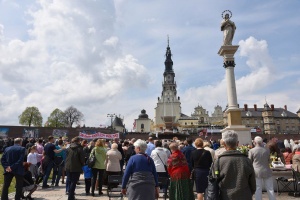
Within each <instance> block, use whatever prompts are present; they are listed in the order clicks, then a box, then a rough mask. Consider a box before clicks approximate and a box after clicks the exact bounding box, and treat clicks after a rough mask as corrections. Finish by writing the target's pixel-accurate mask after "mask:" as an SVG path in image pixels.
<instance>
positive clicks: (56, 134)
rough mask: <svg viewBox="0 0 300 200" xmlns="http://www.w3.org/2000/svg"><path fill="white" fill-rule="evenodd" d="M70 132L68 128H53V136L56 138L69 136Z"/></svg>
mask: <svg viewBox="0 0 300 200" xmlns="http://www.w3.org/2000/svg"><path fill="white" fill-rule="evenodd" d="M68 133H69V132H68V130H61V129H53V132H52V136H53V137H54V138H55V139H58V138H59V137H64V138H68Z"/></svg>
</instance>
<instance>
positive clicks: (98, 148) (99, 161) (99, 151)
mask: <svg viewBox="0 0 300 200" xmlns="http://www.w3.org/2000/svg"><path fill="white" fill-rule="evenodd" d="M92 155H95V156H96V162H95V165H94V166H93V167H92V173H93V179H92V196H95V187H96V181H98V186H99V195H102V194H103V192H102V184H103V175H104V170H105V165H104V162H105V158H106V149H105V148H104V143H103V141H102V140H101V139H98V140H97V142H96V144H95V147H94V148H93V150H92V152H91V155H90V156H92Z"/></svg>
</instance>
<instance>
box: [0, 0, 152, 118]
mask: <svg viewBox="0 0 300 200" xmlns="http://www.w3.org/2000/svg"><path fill="white" fill-rule="evenodd" d="M71 4H72V5H71ZM103 4H105V6H103ZM39 5H40V7H39V8H38V9H32V10H30V11H29V12H28V13H29V14H30V15H31V17H32V19H31V24H32V28H30V27H29V28H30V29H29V31H28V32H29V34H30V39H28V40H25V41H22V40H19V39H15V40H11V41H9V42H8V43H7V44H2V48H1V51H0V53H1V57H0V62H1V66H0V68H1V71H3V74H2V81H4V82H5V84H7V85H8V87H10V88H12V89H14V90H16V93H13V94H10V95H9V94H6V95H4V94H2V98H1V100H0V103H1V104H0V105H1V107H0V109H1V112H2V113H6V114H7V115H8V116H7V117H6V118H5V121H2V123H11V122H16V121H17V116H18V115H19V114H20V113H21V112H22V111H23V110H24V109H25V108H26V107H27V106H37V107H38V108H39V109H40V111H41V112H42V114H43V116H44V122H45V120H46V118H47V117H48V115H49V114H50V113H51V111H52V110H54V109H55V108H57V107H58V108H60V109H62V110H63V109H65V108H66V107H68V106H70V105H74V106H75V107H76V106H77V107H79V109H81V111H82V112H83V113H84V114H86V115H87V117H86V120H87V121H86V122H87V123H89V121H90V120H91V119H90V117H89V113H87V111H88V110H89V108H88V106H91V105H92V104H96V105H97V106H99V105H98V104H97V102H98V103H99V102H105V101H108V100H109V99H113V98H115V97H117V96H120V95H122V94H125V93H126V92H127V91H128V89H129V88H144V87H145V84H144V81H147V80H148V79H149V77H148V75H147V73H146V69H145V67H144V66H143V65H141V64H139V63H138V61H137V59H135V58H134V56H133V55H124V54H123V53H122V48H121V47H120V45H119V43H118V38H117V37H115V36H110V35H111V33H113V32H114V28H113V26H111V24H112V23H114V18H113V15H110V17H107V12H109V13H114V10H113V9H114V7H113V5H112V3H109V2H107V1H104V0H103V1H100V2H99V1H98V2H93V1H91V2H89V5H84V6H83V4H82V2H81V1H63V2H62V1H52V2H49V1H39ZM82 6H83V7H82ZM99 6H102V11H106V12H104V13H103V12H98V11H96V10H95V7H98V8H99ZM95 19H101V20H99V21H98V20H95ZM1 30H2V29H1V28H0V36H2V35H3V34H2V32H1ZM86 30H88V31H86ZM98 30H99V32H98ZM96 33H97V34H96ZM111 47H113V49H112V48H111ZM98 109H99V110H101V106H100V107H98ZM104 112H106V111H104ZM99 114H100V115H101V114H102V113H97V115H99ZM102 115H106V114H102ZM91 121H92V120H91Z"/></svg>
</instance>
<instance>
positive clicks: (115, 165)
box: [105, 143, 122, 176]
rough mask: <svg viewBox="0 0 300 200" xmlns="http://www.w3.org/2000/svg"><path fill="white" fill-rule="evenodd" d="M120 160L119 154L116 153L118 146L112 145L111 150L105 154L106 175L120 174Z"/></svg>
mask: <svg viewBox="0 0 300 200" xmlns="http://www.w3.org/2000/svg"><path fill="white" fill-rule="evenodd" d="M121 159H122V155H121V153H120V152H119V151H118V144H116V143H113V144H112V145H111V149H110V150H109V151H108V152H107V153H106V160H105V166H106V174H107V176H109V175H119V174H121V167H120V160H121Z"/></svg>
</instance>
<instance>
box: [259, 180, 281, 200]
mask: <svg viewBox="0 0 300 200" xmlns="http://www.w3.org/2000/svg"><path fill="white" fill-rule="evenodd" d="M255 180H256V191H255V199H256V200H260V199H262V186H263V183H264V185H265V189H266V191H267V193H268V197H269V200H275V199H276V197H275V193H274V188H273V177H272V176H270V177H269V178H258V177H256V178H255Z"/></svg>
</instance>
